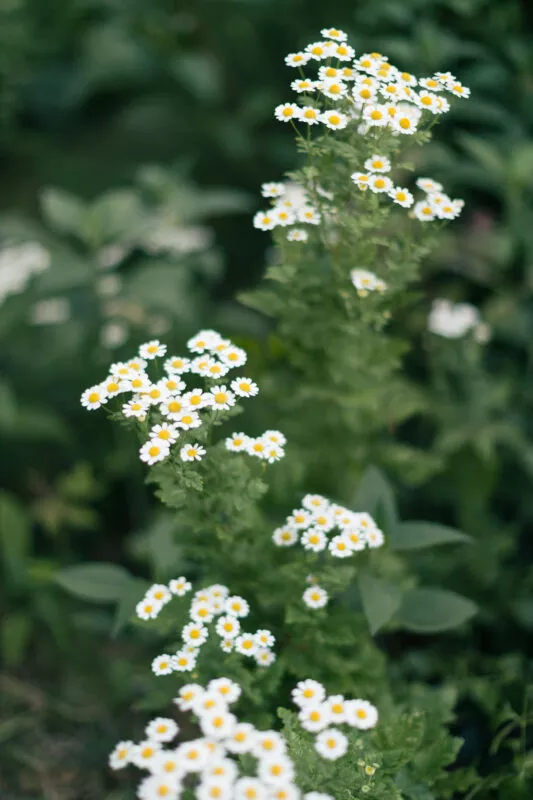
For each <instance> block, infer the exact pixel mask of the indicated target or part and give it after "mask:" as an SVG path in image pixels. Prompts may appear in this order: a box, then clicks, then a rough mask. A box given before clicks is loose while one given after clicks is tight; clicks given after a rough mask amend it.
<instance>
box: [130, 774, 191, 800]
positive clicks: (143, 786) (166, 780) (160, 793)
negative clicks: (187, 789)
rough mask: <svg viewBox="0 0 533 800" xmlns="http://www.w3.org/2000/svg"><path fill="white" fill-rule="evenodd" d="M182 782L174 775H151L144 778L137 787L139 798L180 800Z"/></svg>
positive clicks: (141, 799)
mask: <svg viewBox="0 0 533 800" xmlns="http://www.w3.org/2000/svg"><path fill="white" fill-rule="evenodd" d="M181 791H182V789H181V784H180V783H179V781H178V780H177V779H175V778H173V777H167V776H166V775H165V776H163V775H150V776H148V777H147V778H144V779H143V780H142V781H141V782H140V784H139V787H138V789H137V797H138V798H139V800H159V798H160V797H164V798H165V800H178V798H179V797H180V796H181Z"/></svg>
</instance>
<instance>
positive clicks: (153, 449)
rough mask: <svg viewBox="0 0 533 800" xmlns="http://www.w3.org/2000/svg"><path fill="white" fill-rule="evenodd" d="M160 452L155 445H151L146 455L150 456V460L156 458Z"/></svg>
mask: <svg viewBox="0 0 533 800" xmlns="http://www.w3.org/2000/svg"><path fill="white" fill-rule="evenodd" d="M160 452H161V448H160V447H158V446H157V445H156V444H153V445H152V446H151V447H150V448H149V449H148V455H150V456H152V458H154V456H158V455H159V453H160Z"/></svg>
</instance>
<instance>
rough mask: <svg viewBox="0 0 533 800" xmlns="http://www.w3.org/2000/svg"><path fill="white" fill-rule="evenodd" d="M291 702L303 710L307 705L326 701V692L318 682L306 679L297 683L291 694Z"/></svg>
mask: <svg viewBox="0 0 533 800" xmlns="http://www.w3.org/2000/svg"><path fill="white" fill-rule="evenodd" d="M291 696H292V702H293V703H295V705H297V706H300V708H303V707H304V706H305V705H307V704H308V703H312V704H316V703H321V702H322V701H323V700H325V699H326V690H325V689H324V687H323V686H322V684H321V683H319V682H318V681H314V680H311V679H310V678H308V679H307V680H305V681H298V683H297V684H296V686H295V687H294V689H293V690H292V692H291Z"/></svg>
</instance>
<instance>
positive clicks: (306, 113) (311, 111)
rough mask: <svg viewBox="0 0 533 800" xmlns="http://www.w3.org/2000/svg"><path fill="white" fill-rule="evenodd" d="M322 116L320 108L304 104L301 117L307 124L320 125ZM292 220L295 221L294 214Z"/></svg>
mask: <svg viewBox="0 0 533 800" xmlns="http://www.w3.org/2000/svg"><path fill="white" fill-rule="evenodd" d="M320 116H321V113H320V109H319V108H315V107H314V106H302V108H301V109H300V115H299V119H300V120H301V122H305V123H306V125H318V123H319V122H321V119H320ZM292 221H293V222H294V216H293V220H292ZM289 224H290V223H289Z"/></svg>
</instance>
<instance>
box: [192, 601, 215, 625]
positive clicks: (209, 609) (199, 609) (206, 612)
mask: <svg viewBox="0 0 533 800" xmlns="http://www.w3.org/2000/svg"><path fill="white" fill-rule="evenodd" d="M189 614H190V617H191V619H192V620H193V622H206V623H207V622H211V621H212V620H213V619H214V616H215V614H214V612H213V606H212V605H211V603H209V602H206V601H204V600H200V601H197V602H193V603H191V608H190V611H189Z"/></svg>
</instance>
